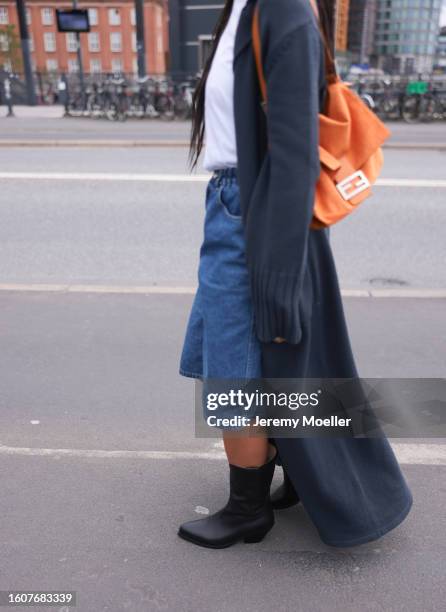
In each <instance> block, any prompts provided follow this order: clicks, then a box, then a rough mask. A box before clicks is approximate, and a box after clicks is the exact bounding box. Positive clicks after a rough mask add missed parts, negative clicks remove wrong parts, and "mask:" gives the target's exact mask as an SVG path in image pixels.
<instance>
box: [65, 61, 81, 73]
mask: <svg viewBox="0 0 446 612" xmlns="http://www.w3.org/2000/svg"><path fill="white" fill-rule="evenodd" d="M78 71H79V64H78V63H77V59H69V60H68V72H78Z"/></svg>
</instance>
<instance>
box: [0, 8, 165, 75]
mask: <svg viewBox="0 0 446 612" xmlns="http://www.w3.org/2000/svg"><path fill="white" fill-rule="evenodd" d="M71 7H72V5H71V3H69V2H63V1H57V2H50V1H45V0H43V1H42V0H28V1H27V21H28V28H29V34H30V39H31V50H32V63H33V67H34V69H35V70H37V71H40V72H52V71H57V72H76V71H77V59H76V37H75V34H71V33H61V32H58V31H57V22H56V10H55V9H56V8H60V9H64V8H65V9H69V8H71ZM78 8H85V9H88V11H89V20H90V27H91V31H90V32H89V33H85V34H81V35H80V38H81V47H82V57H83V64H84V71H85V72H87V73H95V72H117V71H122V72H126V73H136V72H137V59H136V26H135V8H134V3H133V2H132V1H131V0H127V1H126V0H116V1H104V0H91V1H89V2H82V1H80V2H79V3H78ZM144 17H145V20H144V21H145V47H146V68H147V72H148V74H153V75H155V74H164V73H165V72H166V70H167V69H168V45H169V35H168V29H169V24H168V5H167V0H149V1H146V2H145V5H144ZM17 44H18V45H19V44H20V34H19V26H18V17H17V10H16V5H15V2H14V1H11V0H8V1H6V0H0V64H2V63H3V64H4V65H6V68H10V69H13V70H15V71H17V72H21V53H20V52H18V51H19V47H17ZM8 64H9V65H8Z"/></svg>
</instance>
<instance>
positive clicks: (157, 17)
mask: <svg viewBox="0 0 446 612" xmlns="http://www.w3.org/2000/svg"><path fill="white" fill-rule="evenodd" d="M161 23H162V21H161V9H158V10H157V11H156V27H157V28H160V27H161Z"/></svg>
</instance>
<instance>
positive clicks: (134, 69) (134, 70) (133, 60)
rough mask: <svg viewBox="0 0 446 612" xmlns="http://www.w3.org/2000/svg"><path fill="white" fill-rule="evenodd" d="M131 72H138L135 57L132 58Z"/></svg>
mask: <svg viewBox="0 0 446 612" xmlns="http://www.w3.org/2000/svg"><path fill="white" fill-rule="evenodd" d="M132 66H133V74H138V60H137V59H136V57H134V58H133V59H132Z"/></svg>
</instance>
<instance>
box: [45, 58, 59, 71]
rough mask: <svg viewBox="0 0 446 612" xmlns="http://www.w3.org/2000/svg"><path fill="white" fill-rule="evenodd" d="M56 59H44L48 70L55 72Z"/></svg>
mask: <svg viewBox="0 0 446 612" xmlns="http://www.w3.org/2000/svg"><path fill="white" fill-rule="evenodd" d="M57 68H58V66H57V60H56V59H47V60H46V69H47V70H48V72H56V71H57Z"/></svg>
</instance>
